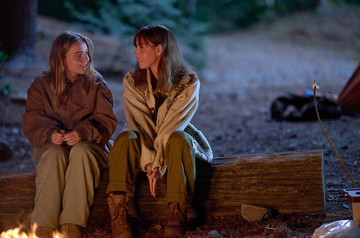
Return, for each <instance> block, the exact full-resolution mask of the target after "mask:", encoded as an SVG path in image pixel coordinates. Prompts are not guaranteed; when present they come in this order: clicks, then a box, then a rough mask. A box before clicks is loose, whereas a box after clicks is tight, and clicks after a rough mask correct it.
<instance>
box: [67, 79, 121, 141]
mask: <svg viewBox="0 0 360 238" xmlns="http://www.w3.org/2000/svg"><path fill="white" fill-rule="evenodd" d="M97 84H98V87H97V93H96V98H95V99H94V103H95V106H94V111H93V113H92V115H91V116H90V117H88V118H86V119H84V120H82V121H81V122H80V123H79V124H78V125H76V127H75V128H74V130H76V131H78V132H79V134H80V136H81V139H82V140H87V141H94V142H96V143H103V144H106V143H107V142H108V141H109V140H110V138H111V136H112V134H113V133H114V131H115V129H116V126H117V122H118V119H117V117H116V116H115V114H114V111H113V97H112V93H111V90H110V89H109V88H108V87H107V85H106V84H104V83H102V82H98V83H97Z"/></svg>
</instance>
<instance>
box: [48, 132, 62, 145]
mask: <svg viewBox="0 0 360 238" xmlns="http://www.w3.org/2000/svg"><path fill="white" fill-rule="evenodd" d="M64 134H65V131H64V130H56V131H54V132H53V133H52V135H51V142H52V143H53V144H55V145H61V144H62V143H63V142H64Z"/></svg>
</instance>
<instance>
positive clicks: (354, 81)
mask: <svg viewBox="0 0 360 238" xmlns="http://www.w3.org/2000/svg"><path fill="white" fill-rule="evenodd" d="M359 92H360V64H359V66H358V67H357V69H356V70H355V72H354V73H353V75H352V76H351V78H350V79H349V81H348V82H347V84H346V85H345V87H344V89H343V90H342V91H341V93H340V95H339V105H340V107H341V109H342V110H343V111H346V112H352V113H360V93H359Z"/></svg>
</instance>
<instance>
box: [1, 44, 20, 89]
mask: <svg viewBox="0 0 360 238" xmlns="http://www.w3.org/2000/svg"><path fill="white" fill-rule="evenodd" d="M7 58H8V55H7V54H6V53H5V52H3V51H0V95H5V96H6V95H8V94H10V93H15V92H16V90H15V89H14V88H13V87H11V84H10V83H4V82H3V80H2V78H3V75H2V70H1V68H2V65H3V64H4V62H5V60H6V59H7Z"/></svg>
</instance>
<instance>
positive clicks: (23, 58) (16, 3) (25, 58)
mask: <svg viewBox="0 0 360 238" xmlns="http://www.w3.org/2000/svg"><path fill="white" fill-rule="evenodd" d="M36 16H37V0H1V1H0V32H1V33H0V43H1V44H0V51H4V52H5V53H7V54H8V55H9V59H8V62H9V63H10V62H11V63H13V64H14V65H18V66H19V67H21V66H23V65H26V64H29V63H33V60H34V59H36V54H35V43H36V36H35V30H36Z"/></svg>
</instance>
